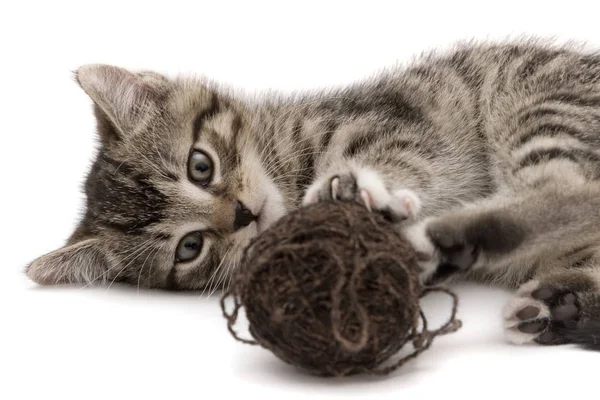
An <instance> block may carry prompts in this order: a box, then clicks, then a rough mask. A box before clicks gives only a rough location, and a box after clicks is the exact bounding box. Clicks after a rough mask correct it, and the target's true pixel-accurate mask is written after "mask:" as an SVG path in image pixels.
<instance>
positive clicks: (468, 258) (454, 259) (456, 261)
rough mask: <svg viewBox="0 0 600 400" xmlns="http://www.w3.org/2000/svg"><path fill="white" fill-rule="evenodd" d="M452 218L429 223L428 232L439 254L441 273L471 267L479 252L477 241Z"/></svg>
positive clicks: (464, 269)
mask: <svg viewBox="0 0 600 400" xmlns="http://www.w3.org/2000/svg"><path fill="white" fill-rule="evenodd" d="M456 222H457V221H455V220H454V219H453V218H452V219H448V218H446V219H436V220H433V221H431V222H430V223H429V224H427V228H426V234H427V236H428V237H429V238H430V239H431V241H432V243H433V245H434V246H435V248H436V250H437V252H438V254H439V256H438V259H439V263H440V265H439V267H438V268H439V269H440V271H438V272H439V273H448V272H450V271H451V270H453V269H454V270H457V271H466V270H468V269H470V268H471V267H472V266H473V264H474V263H475V261H476V260H477V256H478V254H479V247H478V245H477V242H476V241H473V240H470V239H469V238H468V237H467V236H466V235H465V231H464V229H462V228H463V227H462V226H461V224H458V223H456Z"/></svg>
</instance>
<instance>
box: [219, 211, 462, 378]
mask: <svg viewBox="0 0 600 400" xmlns="http://www.w3.org/2000/svg"><path fill="white" fill-rule="evenodd" d="M418 274H419V268H418V266H417V259H416V255H415V252H414V250H413V249H412V247H411V245H410V244H409V243H408V242H407V241H406V240H405V239H404V238H402V237H401V236H400V235H399V234H398V233H397V232H396V230H394V229H393V227H392V225H391V224H390V223H388V222H387V221H386V220H385V219H384V218H383V217H382V216H380V215H379V214H377V213H372V212H369V211H368V210H367V209H366V208H365V207H363V206H361V205H359V204H356V203H345V202H323V203H317V204H315V205H311V206H308V207H305V208H301V209H300V210H297V211H295V212H293V213H290V214H288V215H286V216H284V217H283V218H281V219H280V220H279V221H278V222H276V223H275V224H274V225H273V226H272V227H270V228H269V229H268V230H266V231H265V232H263V233H262V234H261V235H259V236H258V237H256V238H255V239H254V240H253V241H252V242H251V243H250V244H249V245H248V247H247V248H246V249H245V253H244V257H243V260H242V263H241V266H240V267H239V268H238V270H237V271H236V272H235V275H234V278H233V283H232V286H231V287H230V288H229V290H228V291H227V292H226V293H225V294H224V295H223V297H222V299H221V307H222V308H223V312H224V315H225V317H226V318H227V320H228V326H229V330H230V332H231V333H232V334H233V335H234V337H236V339H238V340H240V341H243V342H246V343H251V344H259V345H261V346H263V347H264V348H266V349H269V350H270V351H272V352H273V353H274V354H275V355H276V356H277V357H279V358H280V359H282V360H283V361H285V362H287V363H289V364H292V365H295V366H296V367H298V368H300V369H303V370H305V371H308V372H309V373H311V374H315V375H320V376H344V375H353V374H357V373H363V372H372V373H388V372H391V371H392V370H394V369H396V368H398V367H399V366H400V365H402V364H404V363H405V362H406V361H407V360H408V359H410V358H413V357H415V356H416V355H418V354H419V353H421V352H422V351H423V350H425V349H426V348H428V347H429V345H430V344H431V341H432V339H433V337H434V336H436V335H438V334H440V333H446V332H449V331H453V330H456V329H458V327H459V325H460V322H459V321H457V320H455V312H456V301H457V300H456V296H454V295H453V294H452V293H450V294H451V296H453V300H454V309H453V313H452V317H451V318H450V320H449V321H448V322H447V323H446V324H445V325H444V326H442V327H441V328H440V329H438V330H436V331H428V330H427V321H426V319H425V317H424V315H423V313H422V312H421V309H420V307H419V300H420V298H421V297H422V296H423V295H424V294H425V293H427V292H429V291H431V290H433V289H423V288H422V287H421V285H420V282H419V278H418ZM436 290H443V291H446V292H448V291H447V290H445V289H436ZM230 297H232V298H233V303H234V305H233V310H232V311H230V312H228V311H227V307H226V299H228V298H230ZM242 307H243V309H244V310H245V313H246V316H247V319H248V322H249V332H250V334H251V335H252V337H253V338H254V340H246V339H242V338H240V337H239V336H238V334H237V333H236V332H235V330H234V329H233V328H234V324H235V322H236V321H237V319H238V314H239V311H240V309H241V308H242ZM420 325H421V330H419V326H420ZM408 341H411V342H412V345H413V347H414V349H413V351H412V353H410V354H409V355H408V356H406V357H405V358H402V359H400V360H397V361H395V362H392V363H390V364H389V365H387V366H383V364H384V363H385V362H386V361H388V360H389V359H390V357H392V356H393V355H394V354H396V353H397V352H398V351H399V350H400V349H401V348H402V347H403V346H404V344H405V343H407V342H408Z"/></svg>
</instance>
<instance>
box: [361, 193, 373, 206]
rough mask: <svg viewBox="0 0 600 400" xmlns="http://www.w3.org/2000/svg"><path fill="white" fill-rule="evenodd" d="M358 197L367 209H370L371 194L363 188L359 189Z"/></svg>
mask: <svg viewBox="0 0 600 400" xmlns="http://www.w3.org/2000/svg"><path fill="white" fill-rule="evenodd" d="M360 199H361V201H362V203H363V204H364V205H365V207H367V210H369V211H372V210H371V195H370V194H369V192H367V191H366V190H365V189H360Z"/></svg>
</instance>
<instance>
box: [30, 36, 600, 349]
mask: <svg viewBox="0 0 600 400" xmlns="http://www.w3.org/2000/svg"><path fill="white" fill-rule="evenodd" d="M78 80H79V82H80V84H81V86H82V87H83V88H84V90H86V92H87V93H88V94H89V95H90V96H91V97H92V99H93V100H94V102H95V104H96V111H97V116H98V120H99V126H100V132H101V135H100V136H101V138H102V144H103V148H102V150H101V152H100V154H99V156H98V159H97V161H96V163H95V166H94V169H93V171H92V173H91V174H90V175H89V178H88V184H87V194H88V207H87V211H86V215H85V217H84V219H83V221H82V224H81V225H80V227H79V228H78V230H77V231H76V232H75V233H74V235H73V236H72V238H71V239H70V241H69V243H68V245H67V246H66V247H65V248H63V249H61V250H58V251H57V252H54V253H50V254H48V255H45V256H43V257H41V258H40V259H38V260H36V261H35V262H34V263H32V264H31V266H30V267H29V269H28V273H29V276H30V277H32V279H34V280H36V281H38V282H40V283H56V282H92V281H98V280H100V281H106V280H124V281H128V282H131V283H134V284H138V285H145V286H150V287H167V288H189V289H198V288H202V287H206V286H209V287H215V286H218V285H222V284H225V283H226V281H227V279H228V276H229V272H230V271H231V268H234V267H235V264H236V263H237V262H238V261H239V255H240V251H241V249H242V247H243V245H244V244H245V243H246V242H247V240H248V239H249V238H251V237H252V236H254V235H256V234H257V233H258V232H259V231H260V230H262V229H264V228H266V227H267V226H268V225H269V224H270V223H271V222H273V221H274V220H275V219H277V218H279V217H280V216H281V215H283V214H284V213H285V212H288V211H290V210H292V209H294V208H296V207H299V206H300V205H301V204H302V202H304V203H310V202H315V201H323V200H329V199H332V198H333V199H339V200H355V201H360V202H363V203H365V205H366V206H367V207H369V208H371V209H372V210H373V211H374V212H377V211H380V212H384V213H385V214H386V215H387V216H389V217H390V218H391V219H392V220H394V221H396V222H397V224H398V229H400V230H401V231H403V232H404V233H405V234H406V235H407V236H408V237H409V238H410V239H411V240H412V241H413V243H414V245H415V247H416V248H417V249H418V250H419V251H420V252H421V253H422V256H423V262H422V266H423V277H424V279H426V280H437V279H439V278H441V277H446V276H449V275H454V276H463V277H466V276H468V277H471V278H476V279H479V280H484V281H486V282H494V283H497V284H501V285H504V286H507V287H514V288H517V287H519V286H520V285H523V286H521V288H520V289H519V290H518V292H517V293H516V294H515V297H514V299H513V300H511V302H510V303H509V304H508V306H507V308H506V310H505V321H506V328H507V332H508V334H509V337H510V338H511V340H513V341H515V342H519V343H521V342H530V341H534V340H535V341H537V342H540V343H562V342H568V341H579V342H585V343H588V344H589V343H590V342H591V341H592V339H591V338H592V336H591V334H590V335H588V334H587V333H586V332H587V331H586V330H589V329H592V328H593V329H594V330H595V329H596V325H595V324H597V322H598V321H600V253H599V252H598V250H599V248H600V246H599V245H600V230H599V229H597V225H598V222H600V215H599V211H600V185H599V183H598V177H600V56H597V55H591V54H583V53H579V52H576V51H573V50H570V49H567V48H562V47H551V46H545V45H536V44H532V43H524V44H506V45H475V46H465V47H463V48H461V49H459V50H456V51H455V52H452V53H448V54H446V55H439V56H437V55H430V56H427V57H425V58H424V59H422V60H420V61H419V62H418V63H415V64H414V65H413V66H411V67H408V68H403V69H396V70H390V71H388V72H386V73H385V74H382V75H380V76H379V77H377V78H376V79H373V80H371V81H368V82H364V83H359V84H355V85H353V86H351V87H348V88H345V89H340V90H337V91H333V92H327V93H319V94H314V95H309V96H298V97H296V98H294V99H278V98H267V99H264V100H260V101H248V100H243V99H241V98H237V97H236V96H230V95H228V94H225V93H222V92H219V91H218V90H217V89H213V88H210V87H207V86H204V85H203V84H202V83H201V82H199V81H197V80H190V79H178V80H167V79H166V78H163V77H160V76H158V75H155V74H143V75H140V74H133V73H130V72H127V71H124V70H121V69H117V68H114V67H106V66H89V67H84V68H82V69H81V70H80V71H79V73H78ZM190 149H195V150H194V151H201V152H202V154H204V156H207V157H208V158H209V159H210V160H212V161H210V163H209V164H210V171H209V172H210V175H211V176H210V180H209V181H208V182H204V181H202V184H199V183H198V181H197V180H196V181H195V180H194V179H195V178H194V179H192V177H193V176H195V175H193V174H192V173H191V172H190V171H189V165H190V161H189V160H190V159H191V158H189V157H190V154H192V153H193V151H191V150H190ZM204 156H202V155H200V156H199V157H204ZM203 160H205V159H203ZM194 165H196V164H194ZM205 167H206V164H202V166H201V168H200V167H198V168H200V169H198V170H196V168H197V167H196V166H194V167H193V169H194V172H196V173H198V171H200V170H202V171H201V172H204V170H205ZM190 174H192V175H190ZM239 202H241V203H239ZM240 204H243V206H240ZM236 206H237V211H236ZM240 207H241V208H240ZM244 208H247V210H248V213H246V214H245V215H246V217H244V214H243V212H242V211H241V210H243V209H244ZM248 215H256V216H257V217H256V218H254V217H252V218H249V217H248ZM254 221H256V223H254ZM189 232H201V237H202V238H203V241H202V242H200V241H198V242H197V243H196V244H194V245H193V246H191V247H189V249H192V250H193V249H194V248H197V247H198V246H200V248H201V250H200V251H199V252H198V253H197V255H196V256H195V257H194V258H193V259H190V260H188V261H185V262H181V261H178V260H177V259H176V257H175V256H174V253H175V252H177V254H178V256H177V257H179V255H181V254H184V255H185V256H186V257H187V255H189V254H192V253H190V252H189V251H188V252H187V253H185V252H184V253H180V250H179V248H178V243H180V242H179V241H180V240H181V239H182V238H183V237H186V234H188V233H189ZM196 239H197V240H200V239H198V238H197V237H196ZM196 239H195V240H196ZM198 243H200V244H199V245H198ZM180 244H181V243H180ZM189 249H188V250H189ZM456 272H459V273H458V274H456ZM590 327H592V328H590Z"/></svg>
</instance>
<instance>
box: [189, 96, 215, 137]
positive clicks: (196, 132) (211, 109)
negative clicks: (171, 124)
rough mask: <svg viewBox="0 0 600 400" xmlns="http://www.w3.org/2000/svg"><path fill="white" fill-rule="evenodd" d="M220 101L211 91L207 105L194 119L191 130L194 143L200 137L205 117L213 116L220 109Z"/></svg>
mask: <svg viewBox="0 0 600 400" xmlns="http://www.w3.org/2000/svg"><path fill="white" fill-rule="evenodd" d="M220 107H221V105H220V103H219V99H218V98H217V95H216V94H215V93H213V94H212V95H211V97H210V103H209V105H208V107H207V108H206V109H205V110H203V111H201V112H199V113H198V115H197V116H196V118H195V119H194V125H193V130H192V135H193V138H194V143H196V142H197V141H198V139H199V137H200V131H201V130H202V126H203V125H204V122H205V121H206V120H207V119H210V118H212V117H214V116H215V115H216V114H218V113H219V111H220Z"/></svg>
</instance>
